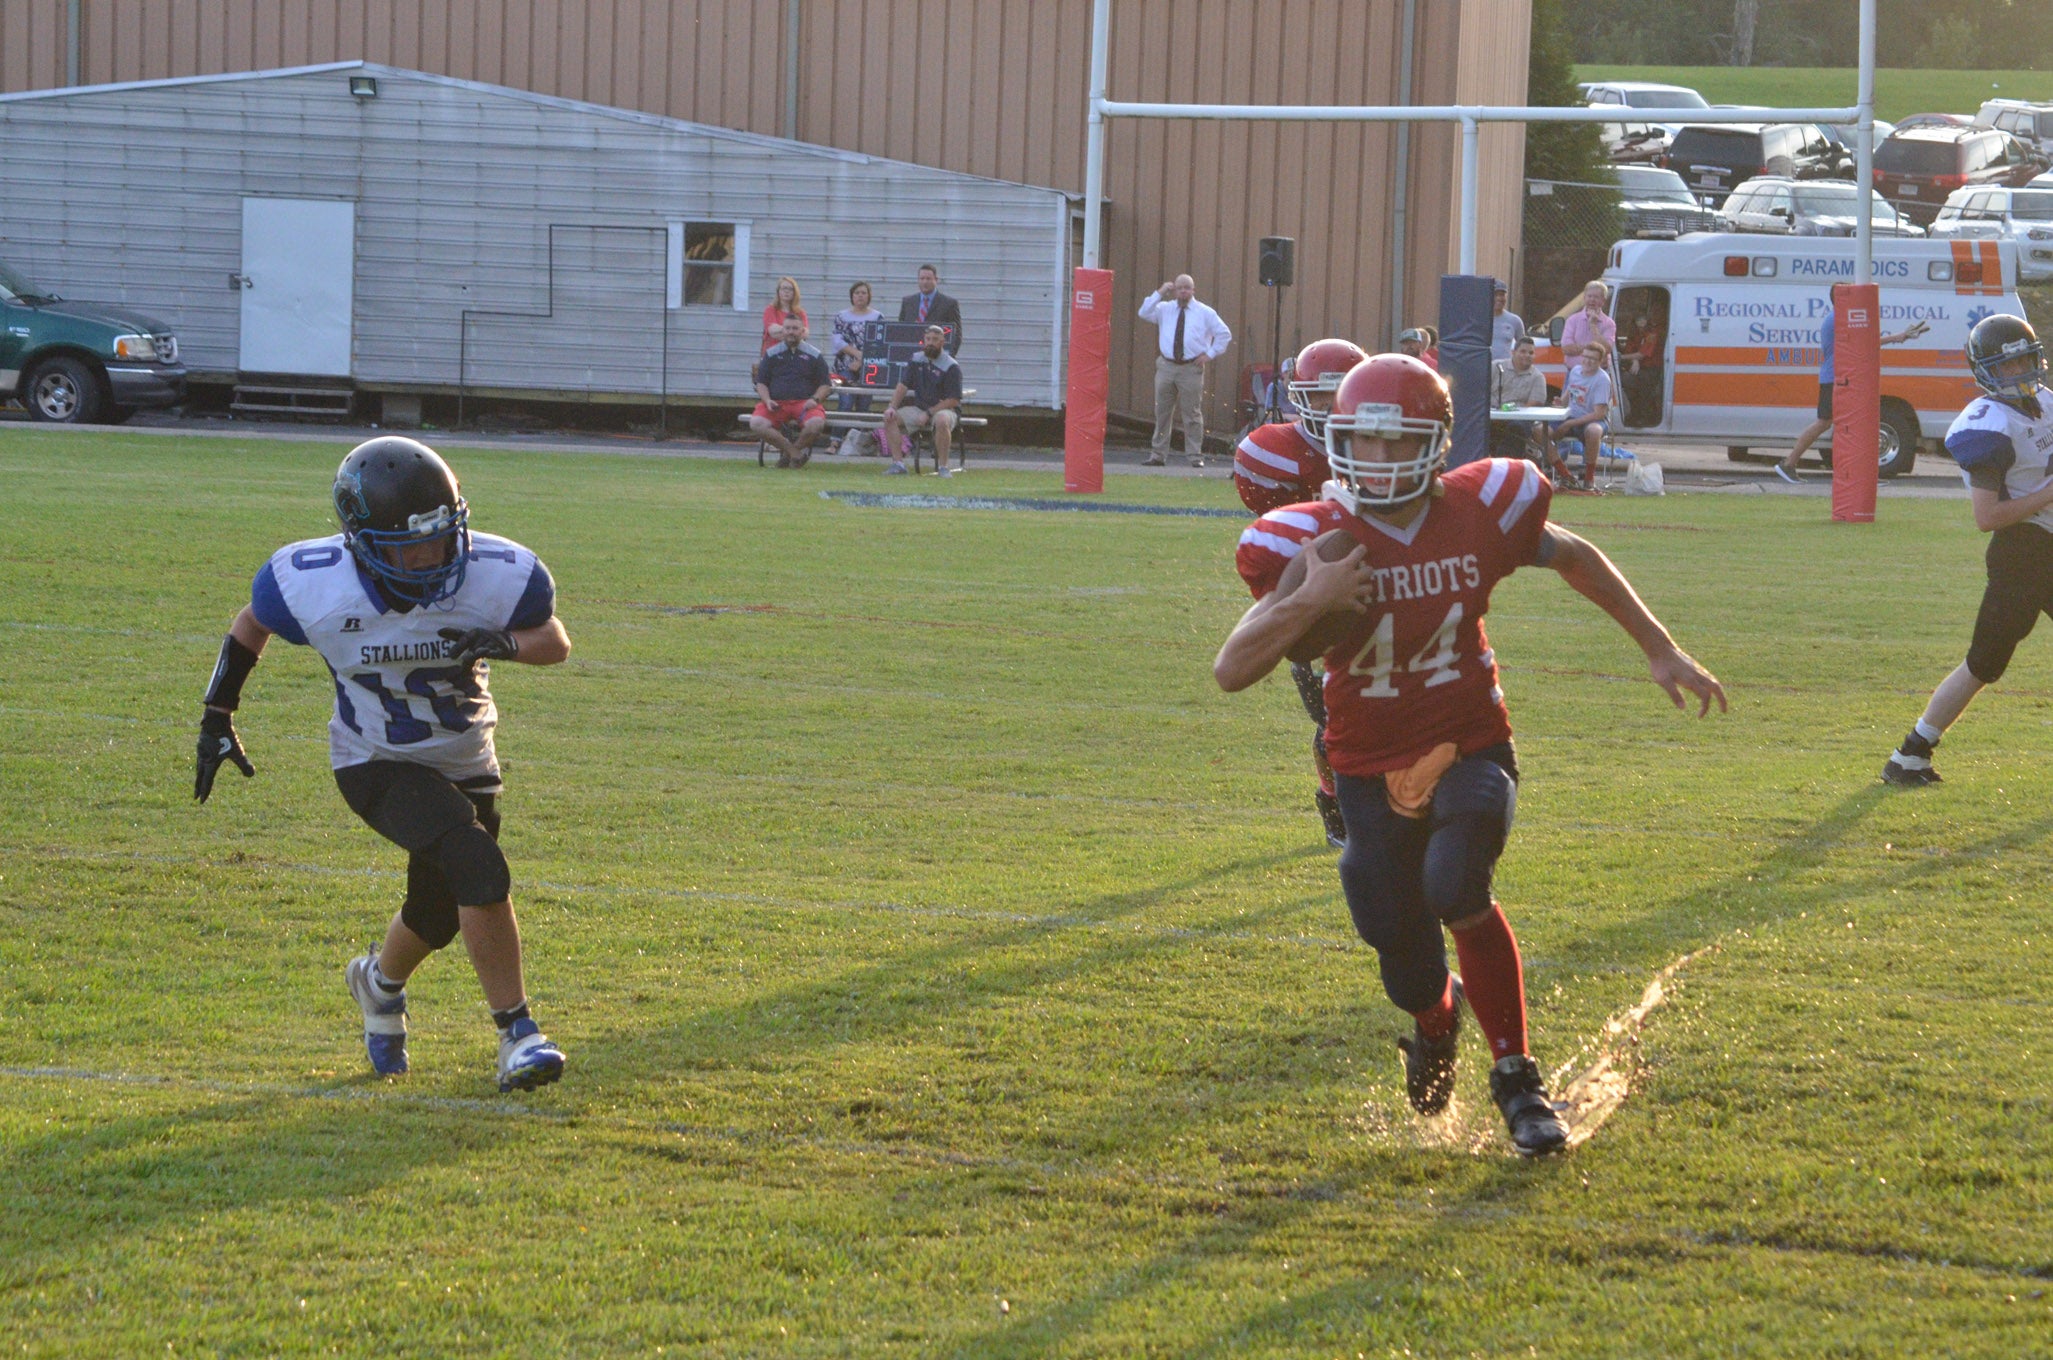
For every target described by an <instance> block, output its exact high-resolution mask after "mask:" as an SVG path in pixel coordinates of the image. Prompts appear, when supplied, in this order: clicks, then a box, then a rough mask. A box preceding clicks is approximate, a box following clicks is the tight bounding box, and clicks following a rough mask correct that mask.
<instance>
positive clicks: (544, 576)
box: [506, 557, 556, 628]
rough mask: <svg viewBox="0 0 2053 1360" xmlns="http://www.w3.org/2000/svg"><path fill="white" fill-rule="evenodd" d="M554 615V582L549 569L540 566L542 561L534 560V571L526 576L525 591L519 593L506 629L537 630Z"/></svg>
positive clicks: (539, 559)
mask: <svg viewBox="0 0 2053 1360" xmlns="http://www.w3.org/2000/svg"><path fill="white" fill-rule="evenodd" d="M555 615H556V581H555V578H553V577H551V576H550V575H549V569H548V568H547V567H545V566H543V565H542V559H541V558H539V557H537V558H536V559H535V569H534V571H533V572H531V573H530V574H529V576H528V583H527V589H525V590H523V591H521V592H520V599H519V600H517V601H515V603H514V606H513V617H512V618H510V619H508V620H507V621H506V626H507V627H508V628H539V627H541V626H542V625H543V624H545V623H547V622H548V621H549V620H550V619H552V618H554V617H555Z"/></svg>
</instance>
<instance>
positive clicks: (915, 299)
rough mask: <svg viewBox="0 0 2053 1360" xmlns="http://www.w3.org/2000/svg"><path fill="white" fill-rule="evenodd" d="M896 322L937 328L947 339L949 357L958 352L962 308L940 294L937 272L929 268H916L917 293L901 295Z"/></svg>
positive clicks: (954, 301) (939, 272) (938, 273)
mask: <svg viewBox="0 0 2053 1360" xmlns="http://www.w3.org/2000/svg"><path fill="white" fill-rule="evenodd" d="M898 319H899V320H900V321H916V322H918V323H919V324H920V325H922V326H939V327H940V328H941V329H942V330H943V331H944V332H945V333H946V334H947V336H948V353H949V354H950V355H953V354H955V353H956V352H957V351H958V350H960V349H961V348H962V306H961V304H959V303H958V302H956V300H955V299H954V298H952V297H950V296H948V294H946V293H944V292H942V291H941V271H940V270H938V269H936V268H934V266H932V265H930V264H923V265H921V266H920V291H919V292H917V293H907V294H906V295H905V300H904V301H902V302H900V303H899V304H898Z"/></svg>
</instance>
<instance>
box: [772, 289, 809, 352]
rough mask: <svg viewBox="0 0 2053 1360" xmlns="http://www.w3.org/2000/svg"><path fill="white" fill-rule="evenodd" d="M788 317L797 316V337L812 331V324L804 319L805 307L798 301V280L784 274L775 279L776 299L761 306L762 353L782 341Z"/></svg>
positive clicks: (803, 336)
mask: <svg viewBox="0 0 2053 1360" xmlns="http://www.w3.org/2000/svg"><path fill="white" fill-rule="evenodd" d="M790 317H797V318H798V338H799V339H801V340H803V339H805V338H806V337H807V336H808V335H811V334H812V333H813V326H812V323H811V322H810V321H807V320H806V309H805V308H803V307H801V306H799V303H798V280H797V279H794V278H792V277H791V276H790V275H789V274H786V275H785V276H784V277H783V278H781V279H779V280H777V300H776V301H775V302H773V303H771V304H770V305H769V306H767V307H765V308H763V353H765V354H768V353H769V352H770V351H771V350H773V349H775V348H777V346H779V345H781V344H783V343H784V323H785V321H786V320H787V319H788V318H790Z"/></svg>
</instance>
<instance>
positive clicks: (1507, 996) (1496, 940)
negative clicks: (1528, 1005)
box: [1454, 902, 1526, 1061]
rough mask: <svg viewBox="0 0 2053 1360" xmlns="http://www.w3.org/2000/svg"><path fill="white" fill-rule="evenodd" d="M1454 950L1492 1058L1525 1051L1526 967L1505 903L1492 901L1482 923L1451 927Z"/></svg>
mask: <svg viewBox="0 0 2053 1360" xmlns="http://www.w3.org/2000/svg"><path fill="white" fill-rule="evenodd" d="M1454 952H1455V953H1456V954H1457V955H1458V956H1459V957H1460V959H1461V985H1462V988H1463V990H1464V991H1466V992H1467V993H1468V1005H1469V1009H1470V1010H1472V1011H1474V1012H1475V1013H1476V1024H1477V1025H1478V1026H1480V1027H1481V1029H1482V1031H1483V1037H1484V1038H1486V1039H1488V1040H1489V1041H1490V1057H1491V1059H1492V1060H1493V1061H1494V1060H1495V1059H1498V1058H1502V1057H1507V1056H1509V1055H1510V1054H1513V1053H1523V1052H1525V1051H1526V1032H1525V968H1524V966H1523V965H1522V964H1521V963H1520V962H1519V958H1518V941H1517V940H1515V939H1513V938H1512V935H1511V922H1509V921H1507V920H1505V919H1504V908H1502V907H1500V906H1498V905H1497V904H1496V903H1495V902H1492V903H1491V904H1490V914H1489V915H1488V916H1486V917H1484V918H1483V920H1482V921H1481V922H1479V923H1478V924H1476V925H1472V926H1470V927H1468V928H1467V929H1466V930H1457V931H1455V932H1454Z"/></svg>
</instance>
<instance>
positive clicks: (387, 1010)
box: [342, 949, 406, 1077]
mask: <svg viewBox="0 0 2053 1360" xmlns="http://www.w3.org/2000/svg"><path fill="white" fill-rule="evenodd" d="M377 962H378V951H376V950H375V949H374V950H372V951H371V952H369V953H367V954H360V955H358V956H357V957H356V958H353V959H351V960H350V961H349V966H348V967H347V968H345V969H343V970H342V975H343V977H344V978H345V979H347V980H348V982H349V994H350V995H351V996H353V997H355V998H356V1004H357V1006H358V1007H359V1008H361V1009H362V1011H363V1013H364V1051H365V1052H367V1053H369V1054H370V1057H371V1070H372V1071H374V1072H376V1073H377V1074H378V1075H379V1076H381V1077H396V1076H400V1075H401V1074H403V1073H404V1072H405V1071H406V991H405V989H404V988H402V989H401V990H400V992H399V995H397V996H393V995H391V994H390V993H388V992H387V991H386V990H385V989H384V988H382V987H380V986H379V985H378V984H377V983H375V982H373V981H371V969H372V967H373V966H374V965H375V964H376V963H377Z"/></svg>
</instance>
